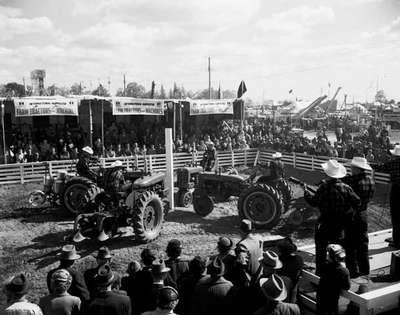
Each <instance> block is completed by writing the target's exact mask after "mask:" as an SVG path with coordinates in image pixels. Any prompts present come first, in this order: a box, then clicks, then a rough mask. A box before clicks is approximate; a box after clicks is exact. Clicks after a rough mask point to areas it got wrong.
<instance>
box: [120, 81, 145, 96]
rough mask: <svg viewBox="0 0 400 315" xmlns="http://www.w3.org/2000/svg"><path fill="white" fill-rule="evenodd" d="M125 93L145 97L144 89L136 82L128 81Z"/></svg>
mask: <svg viewBox="0 0 400 315" xmlns="http://www.w3.org/2000/svg"><path fill="white" fill-rule="evenodd" d="M125 94H126V95H125V96H129V97H137V98H141V97H145V94H146V89H145V88H144V86H143V85H141V84H138V83H136V82H130V83H128V85H127V86H126V93H125Z"/></svg>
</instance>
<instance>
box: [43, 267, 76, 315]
mask: <svg viewBox="0 0 400 315" xmlns="http://www.w3.org/2000/svg"><path fill="white" fill-rule="evenodd" d="M71 282H72V276H71V275H70V273H69V272H68V271H67V270H65V269H59V270H57V271H55V272H54V273H53V275H52V276H51V280H50V286H51V289H52V293H50V294H49V295H47V296H44V297H42V298H41V299H40V302H39V306H40V307H41V309H42V310H43V313H44V315H53V314H54V315H57V314H63V315H64V314H65V315H79V314H80V309H81V300H80V299H79V298H78V297H76V296H72V295H70V294H69V293H68V292H67V291H68V289H69V287H70V286H71Z"/></svg>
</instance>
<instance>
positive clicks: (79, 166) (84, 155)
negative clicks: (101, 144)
mask: <svg viewBox="0 0 400 315" xmlns="http://www.w3.org/2000/svg"><path fill="white" fill-rule="evenodd" d="M91 159H93V149H92V148H91V147H88V146H86V147H84V148H83V149H82V151H81V153H80V155H79V159H78V162H77V163H76V172H77V173H78V175H79V176H83V177H86V178H89V179H90V180H92V181H94V182H96V181H97V177H98V174H97V173H96V172H94V171H92V170H91V169H90V160H91Z"/></svg>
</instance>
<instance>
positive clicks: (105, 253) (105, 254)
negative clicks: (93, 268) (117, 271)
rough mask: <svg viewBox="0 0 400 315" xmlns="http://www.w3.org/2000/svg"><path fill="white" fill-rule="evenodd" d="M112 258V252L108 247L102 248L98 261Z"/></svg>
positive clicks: (98, 254)
mask: <svg viewBox="0 0 400 315" xmlns="http://www.w3.org/2000/svg"><path fill="white" fill-rule="evenodd" d="M111 257H112V255H111V251H110V250H109V249H108V247H106V246H103V247H100V248H99V250H98V252H97V256H96V258H97V259H108V258H111Z"/></svg>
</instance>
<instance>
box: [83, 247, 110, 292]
mask: <svg viewBox="0 0 400 315" xmlns="http://www.w3.org/2000/svg"><path fill="white" fill-rule="evenodd" d="M111 257H112V255H111V251H110V250H109V249H108V247H106V246H103V247H100V248H99V250H98V251H97V255H96V262H97V266H96V267H94V268H90V269H87V270H86V271H85V272H84V273H83V278H84V279H85V283H86V287H87V288H88V290H89V293H90V298H91V299H93V297H94V296H95V295H96V287H97V286H96V281H95V277H96V276H97V272H98V270H99V268H100V267H101V266H104V265H107V264H110V262H111Z"/></svg>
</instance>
